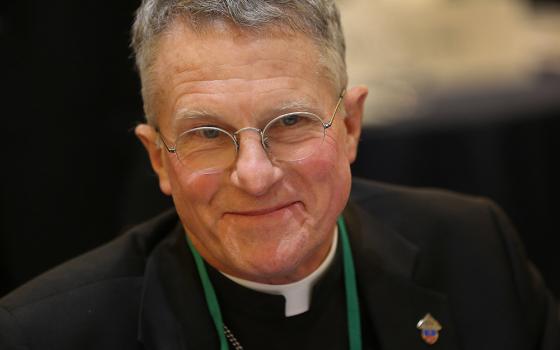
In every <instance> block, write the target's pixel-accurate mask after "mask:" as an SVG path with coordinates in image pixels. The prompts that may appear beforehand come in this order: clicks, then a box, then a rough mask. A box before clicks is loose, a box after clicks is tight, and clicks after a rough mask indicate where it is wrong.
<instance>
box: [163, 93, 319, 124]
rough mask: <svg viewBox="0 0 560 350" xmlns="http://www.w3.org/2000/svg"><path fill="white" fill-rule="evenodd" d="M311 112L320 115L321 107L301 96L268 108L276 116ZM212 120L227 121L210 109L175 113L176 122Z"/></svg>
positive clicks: (272, 116) (270, 115) (186, 109)
mask: <svg viewBox="0 0 560 350" xmlns="http://www.w3.org/2000/svg"><path fill="white" fill-rule="evenodd" d="M298 111H299V112H302V111H305V112H311V113H315V114H317V115H320V113H321V109H319V108H318V107H316V104H314V103H312V102H311V101H310V100H309V99H305V98H301V99H297V100H287V101H284V102H281V103H279V104H278V106H276V107H273V108H271V109H269V110H268V112H267V114H268V117H270V118H274V117H277V116H279V115H282V114H285V113H290V112H298ZM201 119H203V120H211V121H219V122H227V120H225V119H226V118H224V117H223V116H221V115H219V114H217V113H214V112H212V111H210V110H208V109H203V108H202V109H200V108H198V109H190V108H182V109H180V110H179V111H177V112H176V113H175V115H174V118H173V120H174V123H181V121H188V120H201Z"/></svg>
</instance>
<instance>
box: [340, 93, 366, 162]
mask: <svg viewBox="0 0 560 350" xmlns="http://www.w3.org/2000/svg"><path fill="white" fill-rule="evenodd" d="M367 95H368V88H367V87H365V86H356V87H353V88H351V89H350V90H348V91H346V95H345V96H344V109H345V111H346V117H345V118H344V125H345V127H346V141H345V142H346V143H345V150H346V157H347V158H348V161H349V162H350V163H353V162H354V160H355V159H356V154H357V153H358V143H359V141H360V133H361V132H362V119H363V116H364V104H365V101H366V97H367Z"/></svg>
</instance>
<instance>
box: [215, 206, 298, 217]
mask: <svg viewBox="0 0 560 350" xmlns="http://www.w3.org/2000/svg"><path fill="white" fill-rule="evenodd" d="M297 203H298V202H290V203H287V204H282V205H278V206H274V207H269V208H263V209H256V210H243V211H230V212H226V213H225V215H228V214H229V215H239V216H246V217H251V216H263V215H269V214H274V213H276V212H280V211H282V210H284V209H289V208H290V207H292V206H294V205H296V204H297Z"/></svg>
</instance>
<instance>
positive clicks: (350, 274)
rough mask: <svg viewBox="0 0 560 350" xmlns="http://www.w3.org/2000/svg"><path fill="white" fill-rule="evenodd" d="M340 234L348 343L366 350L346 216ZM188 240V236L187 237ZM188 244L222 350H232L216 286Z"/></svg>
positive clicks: (194, 250)
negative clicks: (225, 329) (215, 289)
mask: <svg viewBox="0 0 560 350" xmlns="http://www.w3.org/2000/svg"><path fill="white" fill-rule="evenodd" d="M337 222H338V230H339V233H340V238H341V243H342V263H343V269H344V286H345V291H346V314H347V321H348V341H349V345H350V350H361V349H362V334H361V333H362V331H361V330H362V329H361V323H360V304H359V300H358V289H357V285H356V272H355V269H354V261H353V259H352V250H351V248H350V240H349V239H348V232H347V231H346V224H345V223H344V219H343V218H342V216H339V217H338V221H337ZM185 237H187V236H185ZM187 243H188V245H189V248H190V250H191V252H192V255H193V257H194V262H195V264H196V268H197V270H198V275H199V277H200V281H201V283H202V288H203V290H204V296H205V298H206V303H207V304H208V311H209V312H210V316H211V317H212V320H213V321H214V326H215V327H216V332H217V333H218V337H219V338H220V350H228V349H229V347H228V342H227V340H226V337H225V334H224V321H223V319H222V312H221V311H220V305H219V303H218V298H217V297H216V292H215V291H214V286H212V282H211V281H210V278H209V277H208V271H207V270H206V266H205V264H204V260H203V259H202V257H201V256H200V254H198V252H197V251H196V249H195V248H194V246H193V245H192V242H191V241H190V239H189V238H188V237H187Z"/></svg>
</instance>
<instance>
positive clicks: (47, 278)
mask: <svg viewBox="0 0 560 350" xmlns="http://www.w3.org/2000/svg"><path fill="white" fill-rule="evenodd" d="M177 222H178V221H177V217H176V214H174V212H167V213H164V214H162V215H160V216H158V217H156V218H154V219H152V220H150V221H147V222H146V223H144V224H141V225H139V226H136V227H134V228H132V229H131V230H129V231H128V232H126V233H125V234H123V235H122V236H120V237H118V238H116V239H115V240H113V241H111V242H109V243H108V244H106V245H104V246H101V247H99V248H97V249H94V250H92V251H90V252H88V253H86V254H84V255H82V256H79V257H77V258H74V259H72V260H70V261H68V262H66V263H64V264H62V265H60V266H58V267H56V268H54V269H52V270H50V271H47V272H46V273H44V274H42V275H40V276H38V277H37V278H35V279H33V280H31V281H30V282H28V283H26V284H24V285H23V286H21V287H19V288H18V289H16V290H14V291H13V292H11V293H10V294H8V295H6V296H5V297H4V298H2V299H0V348H2V349H4V348H7V349H20V348H22V349H23V348H25V347H23V346H24V345H22V344H27V345H26V346H29V347H31V348H44V346H46V347H47V348H50V347H49V346H51V345H46V344H60V345H61V347H60V348H59V349H75V348H78V347H79V346H80V344H83V342H84V341H86V340H85V338H84V337H87V342H88V343H89V344H90V345H92V348H100V349H127V348H134V347H133V346H134V344H135V343H136V334H137V326H136V322H135V321H133V320H135V319H137V317H138V313H139V305H140V299H141V293H142V285H143V275H144V270H145V265H146V262H147V260H148V258H149V256H150V253H151V251H152V250H153V249H154V248H155V246H157V245H158V243H159V242H160V241H161V240H162V239H163V238H164V237H165V236H167V235H168V234H169V233H170V232H171V231H172V230H173V228H174V227H175V226H176V225H177ZM113 333H114V334H113ZM94 344H95V346H94Z"/></svg>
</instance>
